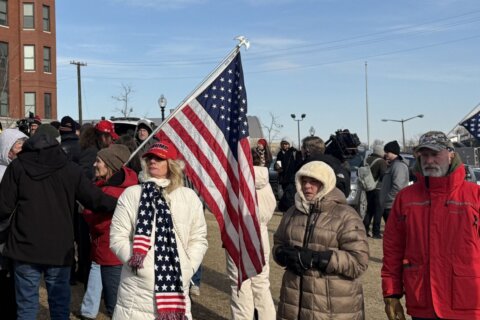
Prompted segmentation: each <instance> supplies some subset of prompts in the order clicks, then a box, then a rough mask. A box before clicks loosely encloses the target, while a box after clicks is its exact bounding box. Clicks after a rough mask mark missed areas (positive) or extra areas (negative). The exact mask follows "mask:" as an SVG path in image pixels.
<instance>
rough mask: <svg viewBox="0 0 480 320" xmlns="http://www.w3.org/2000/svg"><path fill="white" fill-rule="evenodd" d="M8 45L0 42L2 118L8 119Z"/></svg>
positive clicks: (0, 103)
mask: <svg viewBox="0 0 480 320" xmlns="http://www.w3.org/2000/svg"><path fill="white" fill-rule="evenodd" d="M8 90H9V89H8V43H5V42H0V116H2V117H8Z"/></svg>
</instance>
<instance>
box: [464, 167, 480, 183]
mask: <svg viewBox="0 0 480 320" xmlns="http://www.w3.org/2000/svg"><path fill="white" fill-rule="evenodd" d="M479 177H480V168H474V167H473V166H471V165H469V164H466V165H465V180H467V181H471V182H474V183H476V184H480V179H479Z"/></svg>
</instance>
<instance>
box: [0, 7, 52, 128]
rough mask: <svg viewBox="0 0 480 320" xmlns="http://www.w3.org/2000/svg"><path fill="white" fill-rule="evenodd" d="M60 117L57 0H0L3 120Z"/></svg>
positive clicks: (0, 115)
mask: <svg viewBox="0 0 480 320" xmlns="http://www.w3.org/2000/svg"><path fill="white" fill-rule="evenodd" d="M30 112H32V113H33V114H35V115H39V116H40V117H41V118H42V119H44V120H50V119H56V118H57V66H56V34H55V0H35V1H33V0H27V1H24V0H13V1H12V0H0V120H1V121H2V123H3V125H4V126H5V125H11V124H13V123H14V121H13V120H17V119H21V118H25V117H28V115H29V113H30Z"/></svg>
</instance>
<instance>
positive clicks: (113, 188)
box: [82, 167, 138, 266]
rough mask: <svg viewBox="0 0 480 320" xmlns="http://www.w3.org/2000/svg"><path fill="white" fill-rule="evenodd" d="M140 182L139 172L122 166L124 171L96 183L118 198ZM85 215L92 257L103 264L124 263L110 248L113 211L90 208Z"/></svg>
mask: <svg viewBox="0 0 480 320" xmlns="http://www.w3.org/2000/svg"><path fill="white" fill-rule="evenodd" d="M137 183H138V179H137V174H136V173H135V171H133V170H131V169H130V168H126V167H122V171H118V172H117V173H115V174H114V175H113V176H112V177H111V178H110V179H109V180H108V181H105V180H97V181H96V182H95V184H96V185H97V186H98V187H100V188H101V189H102V191H103V192H104V193H106V194H108V195H111V196H112V197H115V198H117V199H118V197H120V195H121V194H122V193H123V191H124V190H125V189H126V188H128V187H130V186H133V185H136V184H137ZM82 214H83V217H84V218H85V221H86V222H87V224H88V226H89V228H90V237H91V243H92V245H91V251H90V257H91V259H92V261H95V262H96V263H98V264H99V265H102V266H115V265H121V264H123V263H122V262H121V261H120V260H118V258H117V256H116V255H115V254H114V253H113V252H112V251H111V250H110V224H111V222H112V217H113V212H110V213H103V212H102V213H100V212H92V211H90V210H84V211H83V213H82Z"/></svg>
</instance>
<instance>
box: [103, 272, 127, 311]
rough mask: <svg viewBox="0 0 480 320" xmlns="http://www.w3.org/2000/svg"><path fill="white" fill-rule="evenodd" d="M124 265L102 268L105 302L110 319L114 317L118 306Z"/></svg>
mask: <svg viewBox="0 0 480 320" xmlns="http://www.w3.org/2000/svg"><path fill="white" fill-rule="evenodd" d="M122 267H123V265H117V266H102V269H101V270H102V284H103V298H104V300H103V302H104V303H105V309H107V314H108V316H109V317H111V316H112V314H113V310H114V309H115V305H116V304H117V292H118V286H119V285H120V275H121V274H122Z"/></svg>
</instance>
